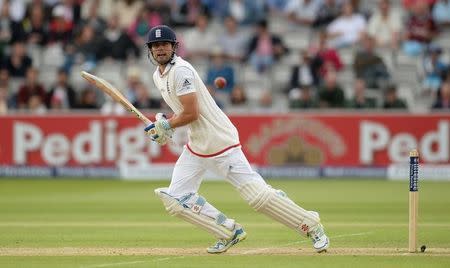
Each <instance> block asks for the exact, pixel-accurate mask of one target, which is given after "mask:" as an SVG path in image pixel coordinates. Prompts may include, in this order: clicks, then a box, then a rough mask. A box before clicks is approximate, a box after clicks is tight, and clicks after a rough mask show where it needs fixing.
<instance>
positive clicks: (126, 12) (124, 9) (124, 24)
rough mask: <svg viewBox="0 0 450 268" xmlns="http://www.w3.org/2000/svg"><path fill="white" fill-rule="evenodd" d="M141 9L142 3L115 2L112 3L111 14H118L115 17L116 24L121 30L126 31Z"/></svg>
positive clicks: (120, 0) (142, 7) (130, 1)
mask: <svg viewBox="0 0 450 268" xmlns="http://www.w3.org/2000/svg"><path fill="white" fill-rule="evenodd" d="M143 9H144V1H139V0H117V1H114V2H113V13H115V14H120V15H119V16H118V17H117V23H118V27H119V28H120V29H122V30H125V29H128V28H129V27H130V25H131V24H132V23H133V21H134V20H135V19H136V18H137V17H138V14H139V12H140V11H141V10H143Z"/></svg>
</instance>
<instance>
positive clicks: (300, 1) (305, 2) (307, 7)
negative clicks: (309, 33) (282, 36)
mask: <svg viewBox="0 0 450 268" xmlns="http://www.w3.org/2000/svg"><path fill="white" fill-rule="evenodd" d="M321 6H322V0H289V1H288V3H287V5H286V13H287V16H288V19H289V20H290V21H291V22H292V23H294V24H299V25H305V26H311V25H312V24H313V23H314V22H315V21H316V19H317V15H318V13H319V9H320V8H321Z"/></svg>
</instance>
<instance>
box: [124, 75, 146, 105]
mask: <svg viewBox="0 0 450 268" xmlns="http://www.w3.org/2000/svg"><path fill="white" fill-rule="evenodd" d="M126 83H127V84H126V86H125V92H124V94H125V97H126V98H127V100H129V101H130V102H131V103H133V102H134V101H136V88H137V87H138V85H139V84H140V83H142V81H141V70H140V69H139V68H138V67H135V66H131V67H130V68H128V70H127V82H126Z"/></svg>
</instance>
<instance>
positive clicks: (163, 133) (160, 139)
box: [144, 113, 173, 145]
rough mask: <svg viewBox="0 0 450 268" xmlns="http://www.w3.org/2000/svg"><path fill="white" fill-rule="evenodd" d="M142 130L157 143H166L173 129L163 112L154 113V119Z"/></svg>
mask: <svg viewBox="0 0 450 268" xmlns="http://www.w3.org/2000/svg"><path fill="white" fill-rule="evenodd" d="M144 130H145V132H147V134H148V135H149V136H150V138H151V139H152V140H153V141H155V142H157V143H158V144H159V145H164V144H166V143H167V140H168V139H170V138H172V135H173V129H172V128H171V127H170V123H169V121H168V120H167V117H166V115H165V114H163V113H158V114H156V121H155V122H154V123H152V124H150V125H148V126H147V127H146V128H145V129H144Z"/></svg>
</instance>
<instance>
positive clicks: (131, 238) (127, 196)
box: [0, 178, 450, 268]
mask: <svg viewBox="0 0 450 268" xmlns="http://www.w3.org/2000/svg"><path fill="white" fill-rule="evenodd" d="M167 183H168V181H157V182H126V181H116V180H90V179H89V180H56V179H36V180H31V179H16V180H13V179H4V178H2V179H0V267H2V268H5V267H27V268H28V267H45V268H49V267H50V268H52V267H77V268H102V267H107V268H108V267H113V268H116V267H119V268H121V267H214V268H218V267H270V268H274V267H377V268H381V267H450V182H423V183H420V192H419V194H420V198H419V203H420V208H419V212H420V213H419V215H420V218H419V235H418V241H419V246H420V245H422V244H425V245H427V250H426V252H425V253H416V254H409V253H407V246H408V182H407V181H404V182H390V181H381V180H370V181H369V180H342V179H335V180H298V181H293V180H271V181H269V183H270V184H272V186H273V187H275V188H280V189H283V190H284V191H285V192H286V193H287V194H288V195H289V196H290V197H291V198H292V199H293V200H294V201H296V202H298V203H299V204H300V205H301V206H303V207H304V208H306V209H314V210H317V211H319V212H320V213H321V218H322V222H323V224H324V225H325V228H326V230H327V233H328V235H329V236H330V239H331V247H330V249H329V251H328V252H327V253H324V254H317V253H314V252H313V251H312V249H311V242H310V241H309V240H306V239H304V238H301V237H300V236H299V235H298V234H297V233H296V232H294V231H292V230H290V229H288V228H286V227H284V226H282V225H280V224H278V223H276V222H273V221H272V220H270V219H268V218H266V217H265V216H263V215H260V214H258V213H256V212H254V211H253V210H252V209H251V208H250V207H249V206H248V205H247V204H246V203H245V202H244V201H243V200H242V199H241V198H240V197H239V194H238V193H237V192H236V191H235V190H234V189H233V188H232V187H231V185H229V184H227V183H225V182H204V183H203V184H202V187H201V189H200V193H201V194H202V195H204V196H205V197H206V198H207V200H209V201H210V202H211V203H213V204H214V205H215V206H216V207H218V208H219V209H221V210H222V211H223V212H224V213H225V214H227V215H228V216H230V217H233V218H235V219H237V221H239V222H240V223H242V224H243V225H244V227H245V228H246V231H247V233H248V238H247V240H245V241H244V242H242V243H240V244H238V245H236V246H235V247H233V248H231V249H230V250H229V251H228V252H227V253H225V254H222V255H208V254H206V251H205V249H206V247H207V246H209V245H211V244H212V243H213V242H214V240H215V239H213V238H212V237H211V236H210V235H208V234H207V233H204V232H202V231H200V230H199V229H197V228H195V227H192V226H191V225H189V224H187V223H184V222H182V221H181V220H179V219H178V218H174V217H170V216H169V215H167V213H166V212H165V210H164V208H163V206H162V204H161V202H160V200H159V199H157V197H156V196H155V195H154V194H153V189H155V188H158V187H163V186H166V185H167Z"/></svg>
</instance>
